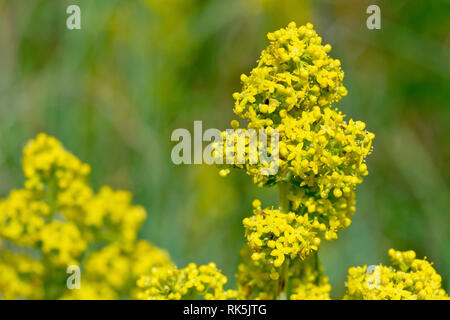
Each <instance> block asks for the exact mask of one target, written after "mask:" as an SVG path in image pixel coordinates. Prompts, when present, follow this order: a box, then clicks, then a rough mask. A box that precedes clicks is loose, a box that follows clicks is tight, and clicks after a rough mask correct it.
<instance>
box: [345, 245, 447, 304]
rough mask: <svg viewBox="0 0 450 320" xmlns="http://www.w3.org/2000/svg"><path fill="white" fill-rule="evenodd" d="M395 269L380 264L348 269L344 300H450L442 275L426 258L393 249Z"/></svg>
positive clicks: (391, 254)
mask: <svg viewBox="0 0 450 320" xmlns="http://www.w3.org/2000/svg"><path fill="white" fill-rule="evenodd" d="M389 256H390V258H391V263H392V267H390V266H383V265H379V266H376V268H375V269H374V270H372V271H371V272H368V270H367V266H364V267H352V268H350V269H349V270H348V279H347V283H346V286H347V293H346V295H345V297H344V299H364V300H438V299H445V300H448V299H450V298H449V296H448V295H447V293H446V292H445V290H444V289H442V287H441V281H442V278H441V276H440V275H439V274H438V273H437V272H436V270H435V269H434V268H433V267H432V263H430V262H429V261H427V260H426V258H424V259H423V260H421V259H416V253H415V252H414V251H412V250H410V251H403V252H401V251H396V250H394V249H390V250H389Z"/></svg>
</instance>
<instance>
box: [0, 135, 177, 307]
mask: <svg viewBox="0 0 450 320" xmlns="http://www.w3.org/2000/svg"><path fill="white" fill-rule="evenodd" d="M23 169H24V174H25V177H26V181H25V184H24V189H20V190H14V191H12V192H11V193H10V195H9V197H8V198H6V199H3V200H0V239H3V242H2V243H0V297H2V298H7V299H13V298H38V299H40V298H50V299H56V298H67V299H112V298H120V297H133V296H134V294H135V282H136V280H137V279H138V277H139V276H140V275H141V274H143V273H145V272H147V270H150V269H151V268H153V267H160V266H172V262H171V261H170V258H169V256H168V254H167V253H166V252H165V251H164V250H161V249H158V248H156V247H154V246H152V245H151V244H149V243H148V242H146V241H143V240H142V241H137V240H136V237H137V232H138V230H139V227H140V225H141V223H142V222H143V220H144V219H145V216H146V213H145V210H144V209H143V208H142V207H140V206H134V205H132V203H131V201H132V197H131V194H130V193H129V192H126V191H113V190H112V189H111V188H109V187H102V188H101V189H100V191H99V192H98V193H95V192H94V191H93V190H92V189H91V187H90V186H89V184H88V179H89V173H90V167H89V165H87V164H85V163H82V162H81V161H80V160H79V159H78V158H76V157H75V156H74V155H72V154H71V153H69V152H67V151H66V150H65V149H64V147H63V146H62V144H61V143H60V142H59V141H58V140H56V139H55V138H53V137H50V136H47V135H45V134H39V135H38V137H37V138H36V139H35V140H33V141H31V142H29V143H28V144H27V146H26V147H25V148H24V157H23ZM2 244H3V245H2ZM23 250H26V253H27V254H28V253H30V254H29V255H25V254H20V255H15V254H13V253H12V252H13V251H14V252H22V251H23ZM69 265H77V266H79V267H81V279H82V280H81V289H74V290H69V289H68V288H67V287H66V286H65V284H66V279H67V277H68V276H69V275H68V274H66V268H67V267H68V266H69Z"/></svg>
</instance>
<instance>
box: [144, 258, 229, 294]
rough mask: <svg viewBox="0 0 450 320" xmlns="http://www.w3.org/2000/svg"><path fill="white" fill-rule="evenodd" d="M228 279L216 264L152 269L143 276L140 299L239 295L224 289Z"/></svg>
mask: <svg viewBox="0 0 450 320" xmlns="http://www.w3.org/2000/svg"><path fill="white" fill-rule="evenodd" d="M225 283H227V278H226V277H225V276H224V275H223V274H222V273H221V272H220V271H219V270H217V268H216V265H215V264H214V263H209V264H208V265H201V266H197V265H196V264H195V263H190V264H189V265H188V266H187V267H185V268H183V269H177V268H176V267H167V268H153V269H152V271H151V273H150V274H149V275H147V276H142V277H141V278H140V279H139V280H138V282H137V285H138V287H140V288H142V291H141V292H140V293H139V294H138V298H139V299H145V300H166V299H170V300H180V299H189V300H193V299H197V298H199V297H202V298H204V299H207V300H213V299H214V300H223V299H229V298H234V297H236V292H235V291H233V290H224V289H223V285H224V284H225Z"/></svg>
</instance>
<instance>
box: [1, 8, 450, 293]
mask: <svg viewBox="0 0 450 320" xmlns="http://www.w3.org/2000/svg"><path fill="white" fill-rule="evenodd" d="M70 4H77V5H79V6H80V8H81V17H82V29H81V30H68V29H67V28H66V18H67V16H68V15H67V14H66V8H67V6H68V5H70ZM370 4H378V5H379V6H380V8H381V19H382V20H381V30H368V29H367V27H366V19H367V17H368V14H366V8H367V7H368V5H370ZM449 18H450V2H449V1H447V0H435V1H417V0H409V1H408V0H398V1H375V0H373V1H359V0H358V1H356V0H355V1H331V0H329V1H318V0H315V1H312V0H311V1H306V0H227V1H224V0H136V1H126V0H107V1H106V0H98V1H88V0H62V1H61V0H51V1H49V0H27V1H17V0H14V1H12V0H0V197H5V196H7V194H8V193H9V191H10V190H11V189H13V188H19V187H20V186H21V185H22V183H23V175H22V172H21V161H20V159H21V152H22V147H23V146H24V144H25V143H26V142H27V141H28V140H29V139H31V138H33V137H35V135H36V134H37V133H39V132H46V133H48V134H51V135H54V136H55V137H57V138H58V139H60V140H61V141H62V142H63V143H64V144H65V146H66V147H67V149H69V150H71V151H72V152H73V153H74V154H75V155H77V156H78V157H80V158H81V159H82V160H83V161H85V162H88V163H90V164H91V166H92V184H93V185H94V186H95V188H98V187H100V186H101V185H103V184H109V185H111V186H113V187H114V188H117V189H127V190H130V191H132V192H133V194H134V196H135V198H134V199H135V203H138V204H142V205H143V206H145V208H146V209H147V212H148V218H147V220H146V222H145V223H144V225H143V227H142V229H141V232H140V236H141V238H145V239H149V240H150V241H152V242H154V243H155V244H156V245H158V246H160V247H163V248H165V249H167V250H168V251H169V252H170V254H171V255H172V257H173V259H174V261H175V262H176V263H177V264H178V265H179V266H180V267H183V266H185V265H186V264H187V263H188V262H190V261H194V262H197V263H207V262H209V261H215V262H216V263H217V265H218V266H219V267H220V268H222V270H223V271H224V273H225V274H226V275H227V276H228V277H229V278H230V283H231V286H232V285H233V284H234V283H235V279H234V274H235V272H236V268H237V264H238V262H239V257H238V250H239V248H240V247H241V246H242V244H243V243H244V237H243V227H242V225H241V221H242V219H243V218H244V217H245V216H248V215H250V213H251V201H252V200H253V199H254V198H259V199H261V200H262V202H263V205H264V206H270V205H276V201H277V200H276V199H277V191H276V190H275V189H270V188H269V189H259V188H257V187H256V186H254V185H253V184H252V183H251V181H250V178H249V177H247V176H246V175H245V174H244V173H243V172H238V171H236V172H232V174H231V175H230V176H228V177H227V178H222V177H220V176H219V175H218V173H217V171H218V170H217V169H216V168H215V167H213V166H206V165H190V166H183V165H181V166H176V165H174V164H173V163H172V162H171V159H170V151H171V148H172V147H173V146H174V144H175V143H173V142H171V141H170V135H171V132H172V131H173V130H174V129H176V128H188V129H189V130H192V128H193V121H194V120H203V127H204V128H205V129H206V128H219V129H226V128H229V122H230V120H232V119H233V113H232V107H233V100H232V98H231V94H232V93H233V92H234V91H237V90H239V88H240V83H239V76H240V74H241V73H248V72H249V71H250V70H251V69H252V68H253V66H254V65H255V63H256V60H257V58H258V57H259V54H260V51H261V50H262V49H263V48H264V47H265V46H266V45H267V40H266V33H267V32H269V31H273V30H276V29H278V28H280V27H284V26H286V25H287V24H288V23H289V22H290V21H296V22H297V24H298V25H300V24H304V23H306V22H307V21H311V22H312V23H313V24H314V26H315V28H316V30H317V31H318V33H319V34H320V35H321V36H322V38H323V39H324V42H325V43H330V44H331V45H332V47H333V50H332V52H331V54H332V56H333V57H334V58H338V59H340V60H341V61H342V64H343V69H344V71H345V73H346V75H345V79H344V83H345V85H346V87H347V88H348V90H349V94H348V96H347V97H345V98H344V99H343V100H342V101H341V103H340V104H339V108H340V109H342V110H343V111H344V113H345V114H347V115H348V117H349V118H354V119H358V120H362V121H365V122H366V124H367V127H368V129H369V130H370V131H372V132H374V133H375V134H376V138H375V143H374V153H373V154H372V155H371V156H370V157H369V159H368V166H369V171H370V174H369V176H368V177H367V178H366V180H365V183H364V184H362V185H360V186H359V188H358V189H357V212H356V215H355V216H354V219H353V222H352V225H351V227H350V228H348V229H347V230H345V231H344V232H342V233H341V234H340V237H339V239H338V240H336V241H334V242H331V243H325V244H324V245H323V246H322V250H321V257H322V259H323V264H324V267H325V269H326V273H327V274H328V275H329V277H330V279H331V283H332V285H333V291H332V296H333V297H335V298H339V297H340V296H342V294H343V292H344V281H345V277H346V272H347V269H348V267H350V266H352V265H364V264H377V263H380V262H383V263H387V262H388V261H387V250H388V249H389V248H391V247H394V248H396V249H401V250H403V249H405V250H406V249H414V250H416V251H417V253H418V255H419V256H421V257H422V256H427V257H429V258H430V259H431V260H432V261H434V262H435V266H436V268H437V269H438V271H439V272H440V273H441V274H442V276H443V278H444V286H445V287H446V288H447V287H448V279H449V277H450V223H449V222H450V219H449V213H450V212H449V210H450V209H449V208H450V200H449V199H450V197H449V195H450V192H449V188H450V185H449V182H450V171H449V163H450V148H449V147H450V143H449V137H450V126H449V123H450V105H449V101H450V90H449V86H450V81H449V77H450V59H449V58H450V57H449V56H450V51H449V49H450V48H449V45H450V38H449V30H450V19H449Z"/></svg>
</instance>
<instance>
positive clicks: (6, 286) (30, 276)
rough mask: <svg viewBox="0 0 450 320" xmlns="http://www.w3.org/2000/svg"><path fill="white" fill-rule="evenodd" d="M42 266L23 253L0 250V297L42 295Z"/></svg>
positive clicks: (7, 298)
mask: <svg viewBox="0 0 450 320" xmlns="http://www.w3.org/2000/svg"><path fill="white" fill-rule="evenodd" d="M43 274H44V266H43V265H42V263H41V262H40V261H38V260H35V259H32V258H31V257H29V256H27V255H25V254H18V253H12V252H10V251H2V252H0V299H6V300H10V299H15V298H17V297H29V298H31V299H38V298H40V297H42V295H43V287H42V275H43Z"/></svg>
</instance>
